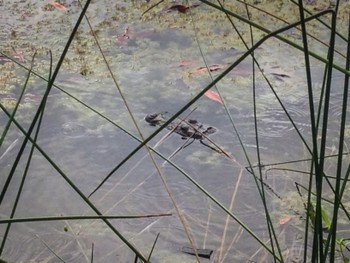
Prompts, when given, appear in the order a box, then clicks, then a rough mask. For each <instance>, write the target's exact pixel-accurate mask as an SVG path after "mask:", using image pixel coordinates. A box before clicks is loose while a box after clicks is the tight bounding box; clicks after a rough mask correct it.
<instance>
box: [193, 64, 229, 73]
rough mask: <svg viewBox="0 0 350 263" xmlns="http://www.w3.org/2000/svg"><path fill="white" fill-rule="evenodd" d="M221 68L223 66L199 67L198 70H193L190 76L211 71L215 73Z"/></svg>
mask: <svg viewBox="0 0 350 263" xmlns="http://www.w3.org/2000/svg"><path fill="white" fill-rule="evenodd" d="M223 68H224V66H222V65H211V66H209V67H208V68H207V67H199V68H197V69H195V70H193V71H192V72H191V73H192V74H200V73H203V72H206V71H207V70H209V71H210V72H212V71H217V70H220V69H223Z"/></svg>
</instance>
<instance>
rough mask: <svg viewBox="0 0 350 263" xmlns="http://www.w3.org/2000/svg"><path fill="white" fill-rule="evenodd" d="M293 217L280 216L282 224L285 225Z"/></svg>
mask: <svg viewBox="0 0 350 263" xmlns="http://www.w3.org/2000/svg"><path fill="white" fill-rule="evenodd" d="M291 219H292V218H291V217H290V216H283V217H281V218H280V225H284V224H286V223H288V222H289V220H291Z"/></svg>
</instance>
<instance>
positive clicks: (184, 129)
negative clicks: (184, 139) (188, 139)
mask: <svg viewBox="0 0 350 263" xmlns="http://www.w3.org/2000/svg"><path fill="white" fill-rule="evenodd" d="M180 129H181V130H183V131H188V130H189V127H188V126H186V125H181V127H180Z"/></svg>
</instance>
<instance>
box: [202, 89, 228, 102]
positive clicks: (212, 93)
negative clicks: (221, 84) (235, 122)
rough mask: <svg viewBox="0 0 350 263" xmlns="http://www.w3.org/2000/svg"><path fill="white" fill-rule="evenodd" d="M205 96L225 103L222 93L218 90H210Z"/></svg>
mask: <svg viewBox="0 0 350 263" xmlns="http://www.w3.org/2000/svg"><path fill="white" fill-rule="evenodd" d="M204 96H206V97H207V98H209V99H211V100H213V101H217V102H219V103H221V104H223V103H222V100H221V98H220V95H219V94H218V93H217V92H215V91H212V90H208V91H206V92H205V93H204Z"/></svg>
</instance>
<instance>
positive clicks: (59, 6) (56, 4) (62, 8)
mask: <svg viewBox="0 0 350 263" xmlns="http://www.w3.org/2000/svg"><path fill="white" fill-rule="evenodd" d="M51 5H52V6H54V7H56V8H57V9H59V10H62V11H68V9H67V7H65V6H64V5H62V4H60V3H58V2H52V3H51Z"/></svg>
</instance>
